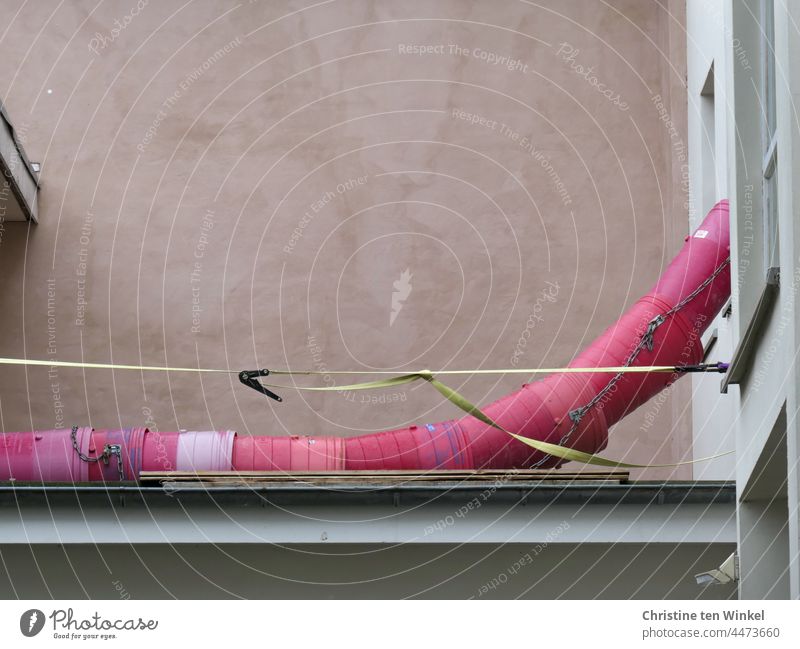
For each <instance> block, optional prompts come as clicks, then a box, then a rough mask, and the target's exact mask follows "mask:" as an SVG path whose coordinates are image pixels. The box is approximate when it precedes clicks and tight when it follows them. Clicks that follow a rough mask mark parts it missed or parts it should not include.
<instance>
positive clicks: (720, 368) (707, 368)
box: [675, 363, 730, 374]
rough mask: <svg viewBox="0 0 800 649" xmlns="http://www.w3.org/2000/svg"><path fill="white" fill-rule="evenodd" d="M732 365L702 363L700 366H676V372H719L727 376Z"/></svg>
mask: <svg viewBox="0 0 800 649" xmlns="http://www.w3.org/2000/svg"><path fill="white" fill-rule="evenodd" d="M728 367H730V363H700V364H699V365H676V366H675V371H676V372H719V373H720V374H725V372H727V371H728Z"/></svg>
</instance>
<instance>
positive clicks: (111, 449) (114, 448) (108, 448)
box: [70, 426, 125, 482]
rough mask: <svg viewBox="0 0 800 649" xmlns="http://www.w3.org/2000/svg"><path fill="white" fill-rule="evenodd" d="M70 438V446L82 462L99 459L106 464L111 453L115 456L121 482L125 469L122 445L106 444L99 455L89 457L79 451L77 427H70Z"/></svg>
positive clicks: (123, 478)
mask: <svg viewBox="0 0 800 649" xmlns="http://www.w3.org/2000/svg"><path fill="white" fill-rule="evenodd" d="M70 439H72V448H73V449H75V452H76V453H77V454H78V457H79V458H80V459H81V460H83V461H84V462H87V463H91V462H99V461H100V460H102V461H103V464H108V460H109V458H110V457H111V456H112V455H116V456H117V471H118V473H119V480H120V482H122V481H123V480H125V471H124V469H123V466H122V446H120V445H119V444H106V445H105V446H104V447H103V454H102V455H100V456H99V457H89V456H88V455H86V454H84V453H81V449H80V448H78V427H77V426H73V427H72V433H70Z"/></svg>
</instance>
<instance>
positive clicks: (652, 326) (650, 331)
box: [531, 257, 731, 469]
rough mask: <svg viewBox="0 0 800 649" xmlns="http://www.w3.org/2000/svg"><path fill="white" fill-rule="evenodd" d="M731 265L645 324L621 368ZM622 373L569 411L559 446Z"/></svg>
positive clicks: (716, 271)
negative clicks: (566, 429)
mask: <svg viewBox="0 0 800 649" xmlns="http://www.w3.org/2000/svg"><path fill="white" fill-rule="evenodd" d="M730 263H731V258H730V257H727V258H726V259H725V261H723V262H722V263H721V264H720V265H719V266H717V268H716V269H714V272H713V273H711V275H709V276H708V277H707V278H706V279H705V280H704V281H703V282H702V284H700V285H699V286H698V287H697V288H696V289H695V290H693V291H692V292H691V293H689V295H687V296H686V297H685V298H683V299H682V300H681V301H680V302H678V303H677V304H676V305H675V306H673V307H672V308H671V309H669V310H668V311H665V312H664V313H660V314H659V315H657V316H656V317H655V318H653V319H652V320H651V321H650V322H649V323H648V324H647V330H646V331H645V332H644V333H643V334H642V337H641V338H640V339H639V342H638V343H637V345H636V347H634V348H633V351H632V352H631V353H630V355H629V356H628V358H627V359H626V360H625V362H624V363H623V364H622V367H629V366H630V365H631V364H632V363H633V362H634V361H635V360H636V358H637V356H639V354H640V353H641V351H642V350H643V349H645V348H647V351H650V352H651V351H653V335H654V334H655V331H656V329H658V328H659V327H660V326H661V325H662V324H664V322H666V320H667V318H668V317H670V316H671V315H673V314H675V313H677V312H678V311H680V310H681V309H682V308H683V307H685V306H686V305H687V304H688V303H689V302H691V301H692V300H693V299H694V298H696V297H697V296H698V295H700V293H702V292H703V291H704V290H705V289H706V287H707V286H708V285H709V284H711V282H713V281H714V280H715V279H716V278H717V276H718V275H719V274H720V273H721V272H722V271H723V270H725V267H726V266H727V265H728V264H730ZM622 376H623V372H617V373H616V374H615V375H614V376H613V377H612V378H611V379H610V380H609V381H608V383H606V385H605V387H604V388H603V389H602V390H600V391H599V392H598V393H597V394H596V395H595V396H594V397H593V398H592V399H591V401H589V402H588V403H587V404H585V405H583V406H580V407H579V408H576V409H575V410H571V411H570V412H569V418H570V419H571V420H572V426H570V429H569V430H568V431H567V432H566V433H564V435H562V436H561V439H560V440H559V442H558V445H559V446H565V445H566V443H567V442H568V441H569V438H570V437H572V435H573V434H574V433H575V431H576V430H578V426H580V423H581V419H583V417H584V415H585V414H586V413H587V412H588V411H589V410H591V409H592V408H594V406H596V405H597V404H598V403H599V402H600V401H601V400H602V399H603V397H605V395H606V394H608V393H609V391H610V390H611V389H612V388H613V387H614V386H615V385H616V384H617V383H618V382H619V380H620V379H621V378H622ZM550 457H552V456H551V455H548V454H545V455H544V456H542V458H541V459H539V461H538V462H536V463H534V464H533V465H532V467H531V468H534V469H535V468H538V467H540V466H541V465H542V464H544V463H545V462H546V461H547V460H548V459H550Z"/></svg>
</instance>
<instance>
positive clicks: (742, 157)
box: [686, 0, 800, 599]
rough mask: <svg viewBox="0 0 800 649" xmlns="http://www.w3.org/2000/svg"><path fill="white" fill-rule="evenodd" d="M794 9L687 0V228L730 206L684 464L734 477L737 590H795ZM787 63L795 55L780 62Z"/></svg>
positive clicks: (799, 85) (798, 154)
mask: <svg viewBox="0 0 800 649" xmlns="http://www.w3.org/2000/svg"><path fill="white" fill-rule="evenodd" d="M799 24H800V6H798V4H797V3H786V2H784V1H783V0H774V1H773V0H736V1H735V2H732V1H731V0H727V1H726V0H702V1H699V2H692V1H690V2H688V4H687V19H686V26H687V27H686V28H687V48H688V50H687V86H688V103H689V119H688V140H689V176H690V204H691V209H690V225H696V224H697V223H698V222H699V220H700V219H702V217H703V215H704V214H705V212H706V211H707V210H708V209H709V208H710V207H711V205H713V203H714V202H715V201H716V200H718V199H720V198H726V197H727V198H728V199H729V200H730V208H731V263H732V273H731V277H732V291H731V302H730V305H729V306H728V307H727V308H725V309H723V311H722V313H721V314H720V315H719V316H718V317H717V319H716V322H715V324H714V325H712V326H711V327H710V328H709V331H708V332H707V334H706V337H705V340H704V343H705V347H706V349H707V360H708V361H717V360H719V361H728V360H731V361H732V365H731V369H730V371H729V373H728V375H727V377H726V378H725V380H724V381H723V382H722V385H721V386H720V384H719V380H718V379H717V378H714V377H711V376H704V377H698V378H696V379H695V383H694V390H693V418H694V422H693V424H694V438H693V439H694V455H695V457H702V456H706V455H710V454H714V453H720V452H722V451H725V450H729V449H732V448H735V449H736V454H735V460H734V459H733V458H734V456H727V457H726V458H720V459H718V460H715V461H713V462H711V463H709V464H707V465H705V466H698V467H697V468H696V469H695V478H698V479H735V480H736V485H737V527H738V532H737V536H738V539H737V541H738V542H737V546H738V560H739V596H740V597H741V598H748V599H749V598H788V597H792V598H795V599H796V598H798V597H800V562H798V554H799V553H800V518H799V517H798V498H799V496H800V481H798V472H797V469H798V460H799V459H800V455H798V453H799V452H800V451H799V446H798V441H799V440H800V433H798V422H797V414H798V397H799V396H800V393H799V392H798V371H800V370H799V366H798V363H797V352H798V343H800V328H798V327H799V326H800V325H799V324H798V323H799V320H798V317H797V316H798V305H797V291H798V286H800V204H799V203H798V201H795V200H794V196H793V191H792V190H793V185H794V184H795V183H796V182H797V181H798V179H800V140H799V139H798V138H800V120H798V110H797V103H798V102H797V99H798V96H799V95H798V93H800V68H799V67H798V65H797V63H798V62H800V33H799V32H798V25H799ZM792 63H794V64H792Z"/></svg>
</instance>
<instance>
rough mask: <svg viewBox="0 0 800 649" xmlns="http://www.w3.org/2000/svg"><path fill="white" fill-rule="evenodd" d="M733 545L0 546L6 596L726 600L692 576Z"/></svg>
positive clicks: (731, 593)
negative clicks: (527, 558)
mask: <svg viewBox="0 0 800 649" xmlns="http://www.w3.org/2000/svg"><path fill="white" fill-rule="evenodd" d="M732 550H733V547H732V545H731V544H714V545H706V544H681V545H673V544H667V543H654V544H650V545H636V544H616V545H606V544H584V545H570V544H553V545H550V546H548V547H545V548H544V549H542V550H541V551H540V552H539V553H538V554H536V556H535V558H534V560H533V562H529V563H527V564H526V565H524V566H522V568H520V569H519V570H517V571H512V567H513V566H514V564H515V562H517V561H519V559H520V557H523V556H525V555H526V554H529V553H531V552H532V546H530V545H523V544H506V545H486V544H477V545H476V544H468V545H439V546H423V545H413V544H406V545H400V546H391V545H371V546H365V545H328V544H325V545H321V544H317V545H301V546H297V545H294V546H281V547H279V546H275V545H217V546H213V545H210V544H194V545H173V546H169V545H157V544H145V545H129V546H124V545H115V546H103V545H98V546H92V545H80V546H66V547H58V546H54V545H49V546H35V545H34V546H29V547H28V546H22V545H17V546H2V545H0V556H1V557H2V559H3V561H4V562H5V565H6V566H7V567H8V574H6V573H5V572H4V571H0V597H21V598H24V599H42V598H50V597H55V598H64V599H74V598H77V599H81V598H85V597H91V598H105V599H115V598H117V597H120V596H125V595H127V596H128V597H130V598H132V599H139V598H170V597H177V598H181V599H184V598H185V599H203V598H229V597H248V598H280V599H292V598H313V599H327V598H376V599H377V598H405V597H425V598H453V599H465V598H470V597H474V598H476V599H509V598H534V599H539V598H547V599H552V598H567V599H576V598H585V599H591V598H606V599H629V598H634V597H636V598H646V599H660V598H673V599H695V598H711V599H729V598H732V597H735V588H732V587H730V586H716V587H708V588H705V589H701V588H699V587H698V586H697V585H696V584H695V580H694V577H693V575H694V574H695V573H697V572H701V571H704V570H708V569H709V568H713V567H716V566H718V565H719V564H720V563H721V562H722V561H723V560H724V559H725V558H726V557H727V556H728V555H729V554H730V553H731V552H732ZM42 574H44V575H47V581H46V582H45V581H43V579H42ZM500 575H503V576H502V577H501V576H500ZM492 580H495V581H496V584H497V585H496V586H495V587H494V588H489V587H487V586H486V585H487V584H489V583H491V582H492ZM446 623H457V621H456V620H449V621H446ZM267 624H268V622H267Z"/></svg>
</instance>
